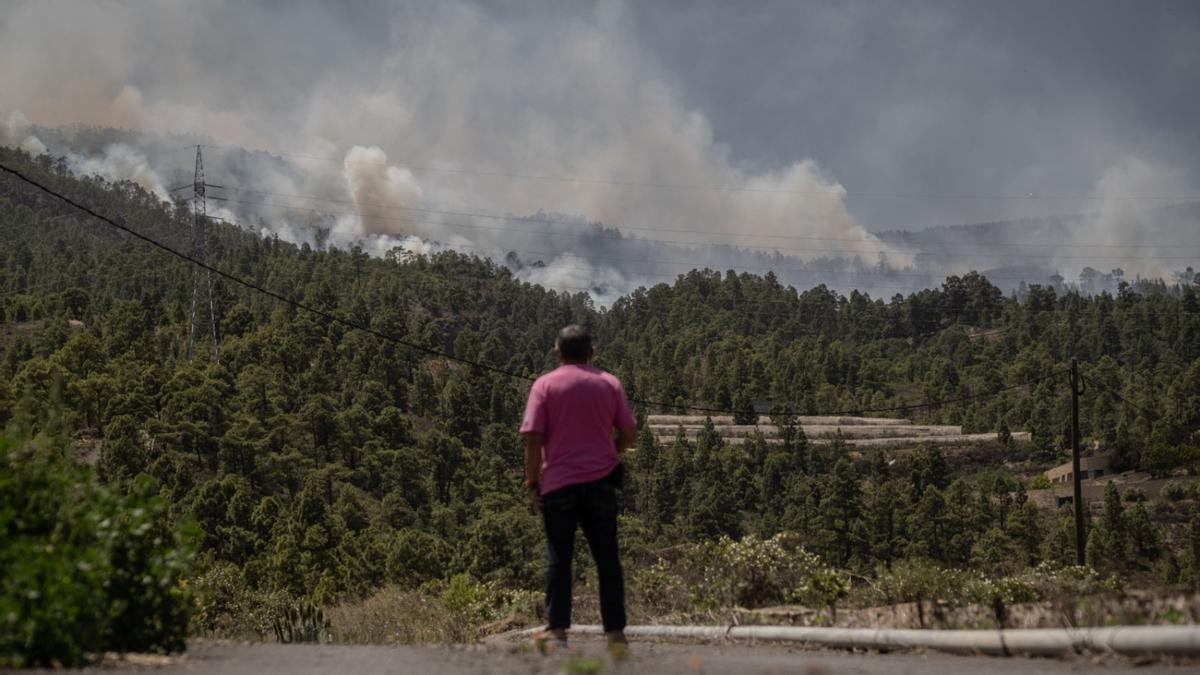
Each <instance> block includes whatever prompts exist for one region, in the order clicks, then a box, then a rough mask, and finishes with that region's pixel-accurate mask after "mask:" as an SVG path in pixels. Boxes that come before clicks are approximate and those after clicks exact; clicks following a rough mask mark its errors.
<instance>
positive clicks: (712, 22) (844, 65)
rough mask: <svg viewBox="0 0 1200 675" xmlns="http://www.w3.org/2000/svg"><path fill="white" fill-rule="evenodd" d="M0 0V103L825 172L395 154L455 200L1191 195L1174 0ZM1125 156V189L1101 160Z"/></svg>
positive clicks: (1182, 59) (1045, 205)
mask: <svg viewBox="0 0 1200 675" xmlns="http://www.w3.org/2000/svg"><path fill="white" fill-rule="evenodd" d="M0 12H2V16H3V19H4V20H3V21H0V24H2V25H0V64H2V65H0V72H2V77H3V80H4V81H3V86H0V114H11V113H12V111H21V112H22V113H23V114H25V115H26V116H28V117H29V118H30V119H32V120H33V121H35V122H44V123H64V122H72V121H81V122H90V123H107V124H115V125H122V126H134V127H139V128H146V129H151V130H157V131H169V130H173V129H188V130H201V131H205V132H207V133H211V134H213V135H214V136H217V137H219V138H223V139H228V140H230V141H234V142H238V143H242V144H245V145H255V146H258V147H271V148H277V149H282V148H291V149H300V150H301V151H304V152H310V153H323V154H326V155H334V156H342V155H343V154H344V153H345V152H346V151H347V150H348V149H349V147H350V146H352V145H363V146H378V147H380V148H381V149H382V150H383V151H385V152H386V153H387V156H388V158H389V161H392V162H396V163H399V164H401V165H403V164H405V163H411V164H416V163H417V162H423V163H426V164H437V165H439V166H447V165H449V166H454V167H459V168H481V169H487V170H493V171H497V172H507V173H525V174H531V173H533V174H550V175H571V176H590V177H594V178H596V179H598V180H599V181H603V180H610V181H631V182H640V183H671V184H687V185H695V184H705V185H729V184H738V185H754V186H756V187H757V188H758V189H759V190H760V191H761V192H763V193H766V194H775V193H779V192H787V193H788V194H790V195H792V196H793V197H794V198H795V199H794V200H793V201H803V200H804V199H808V198H809V197H812V195H811V194H810V193H812V192H820V191H822V190H825V189H826V188H829V189H830V191H832V192H836V193H839V194H838V199H839V200H840V198H841V197H840V190H841V189H842V188H844V189H845V191H846V194H847V196H846V197H845V201H844V204H843V203H841V202H840V201H838V202H837V203H820V204H816V205H812V206H810V205H803V206H801V207H797V206H796V205H795V204H792V203H787V204H781V203H779V202H780V200H776V201H775V202H772V203H769V204H768V203H760V202H758V201H754V200H752V199H750V198H746V199H743V200H742V201H740V202H738V201H736V200H730V199H725V198H724V197H722V198H721V199H717V198H714V197H711V196H709V195H706V194H705V195H697V193H696V192H695V191H691V192H688V191H682V192H681V191H679V190H661V189H660V190H635V189H627V188H618V187H616V186H611V185H608V186H606V185H604V184H602V183H599V182H597V183H591V184H587V185H563V184H556V183H547V182H545V181H542V182H536V181H528V180H525V181H521V180H508V181H507V182H504V181H505V180H506V179H499V178H496V179H494V180H491V181H490V182H489V181H486V180H484V179H483V178H481V177H476V178H475V179H472V180H465V179H462V177H459V178H457V179H456V178H455V177H454V176H450V175H446V174H441V175H437V176H422V175H421V173H420V172H419V171H417V172H416V180H417V181H419V182H420V186H419V187H420V190H416V191H415V192H414V194H419V195H422V196H423V198H425V199H431V198H437V199H439V200H441V201H442V202H451V203H457V204H459V205H467V206H478V205H480V204H482V205H483V206H485V207H487V208H491V209H498V210H506V211H510V212H530V211H533V210H536V209H537V208H543V207H544V208H548V209H554V210H561V211H565V212H578V213H581V215H584V216H587V217H591V218H601V219H605V220H606V221H609V222H614V224H618V225H620V224H621V223H622V222H626V223H628V221H629V220H630V219H635V220H638V221H639V222H645V221H654V222H655V223H660V222H666V223H667V224H677V223H678V224H681V225H683V226H686V225H688V224H689V223H694V222H697V221H699V220H702V219H703V218H704V214H709V213H720V214H722V215H721V218H724V219H726V220H728V219H749V220H756V221H757V220H763V219H766V220H769V219H770V218H772V217H776V216H778V218H779V219H780V222H785V221H786V222H791V220H789V219H792V220H795V219H799V220H801V221H802V220H804V219H805V218H822V219H824V218H827V217H832V218H835V219H836V218H841V217H842V214H843V213H846V214H849V217H850V218H852V219H853V220H855V221H857V222H858V223H859V224H861V225H862V226H863V227H865V228H866V229H867V230H873V231H878V230H884V229H891V228H919V227H923V226H926V225H934V224H956V223H963V222H979V221H985V220H993V219H1003V218H1010V217H1015V216H1020V215H1026V214H1036V213H1055V212H1071V211H1077V210H1079V209H1080V208H1082V207H1083V206H1084V205H1086V204H1087V202H1080V201H1073V200H1063V201H1058V200H1056V199H1051V198H1052V197H1062V196H1085V195H1091V194H1094V193H1095V192H1096V191H1097V190H1098V189H1099V188H1098V186H1103V185H1110V186H1113V187H1112V189H1115V190H1117V191H1121V190H1125V191H1128V190H1131V189H1134V188H1136V189H1137V190H1140V191H1143V192H1150V193H1153V192H1156V191H1158V192H1161V193H1164V194H1166V196H1173V195H1176V194H1180V193H1183V196H1189V195H1196V194H1200V189H1196V188H1195V187H1194V186H1195V185H1196V184H1197V177H1198V176H1200V132H1198V129H1200V3H1197V2H1195V1H1193V0H1179V1H1169V0H1136V1H1135V0H1128V1H1124V2H1115V1H1102V0H1080V1H1067V0H1054V1H1053V2H1048V1H1045V0H1039V1H1018V0H1004V1H995V0H992V1H971V0H947V1H944V2H932V1H930V2H922V1H917V0H896V1H884V0H878V1H861V2H848V1H846V2H800V1H796V0H793V1H781V2H766V1H746V2H653V1H645V2H629V3H620V2H600V3H591V2H561V1H559V0H555V1H553V2H549V1H548V2H488V3H480V4H476V3H471V2H465V1H463V0H448V1H446V2H414V3H391V2H357V1H356V2H344V3H333V2H324V3H322V2H308V1H300V0H286V1H284V0H279V1H276V2H257V3H249V2H241V1H237V2H234V1H232V0H230V1H226V2H202V3H201V2H196V3H190V2H188V3H184V2H158V3H136V2H93V3H79V2H59V1H56V0H39V1H37V2H14V1H12V0H0ZM407 158H414V159H415V160H416V161H408V162H406V161H405V160H407ZM1131 163H1136V167H1137V168H1138V170H1139V171H1140V173H1139V175H1141V176H1143V180H1141V181H1140V182H1138V183H1137V184H1136V185H1135V186H1133V187H1129V186H1125V185H1123V184H1121V183H1120V181H1118V180H1116V179H1115V178H1114V177H1113V176H1114V175H1116V176H1117V177H1118V178H1119V177H1120V176H1121V175H1126V174H1129V173H1131V171H1130V170H1128V167H1129V166H1130V165H1131ZM1122 167H1125V169H1124V170H1123V169H1122ZM1114 172H1115V173H1114ZM1132 173H1136V172H1132ZM455 180H457V182H454V181H455ZM501 183H503V184H501ZM1114 184H1115V185H1114ZM814 186H815V188H814ZM839 186H840V187H839ZM1031 194H1032V195H1033V197H1034V198H1032V199H1030V198H1024V197H1026V196H1028V195H1031ZM1017 196H1022V197H1023V198H1019V199H1014V198H1009V197H1017ZM1127 196H1135V197H1137V196H1148V195H1147V194H1133V195H1127ZM1149 196H1155V195H1149ZM1157 196H1163V195H1162V194H1160V195H1157ZM812 198H813V199H818V200H819V199H821V197H819V196H818V197H812ZM843 209H844V211H843ZM764 214H765V215H764ZM830 214H832V216H830ZM717 226H718V227H719V226H721V223H720V222H718V223H717ZM780 227H782V226H780ZM847 227H849V226H847ZM778 231H780V229H779V227H775V226H766V227H765V229H763V232H767V233H768V234H769V233H773V232H778ZM752 236H761V235H752Z"/></svg>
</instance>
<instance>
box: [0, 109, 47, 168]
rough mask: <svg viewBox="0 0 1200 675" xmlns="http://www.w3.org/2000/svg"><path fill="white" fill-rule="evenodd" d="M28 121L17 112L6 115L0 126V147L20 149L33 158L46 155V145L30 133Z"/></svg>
mask: <svg viewBox="0 0 1200 675" xmlns="http://www.w3.org/2000/svg"><path fill="white" fill-rule="evenodd" d="M30 126H31V125H30V124H29V119H28V118H26V117H25V115H24V114H22V113H21V111H19V110H14V111H12V112H10V113H9V114H8V117H7V118H6V119H5V120H4V123H3V124H0V145H8V146H12V147H16V148H20V149H21V150H24V151H25V152H28V153H29V154H31V155H34V156H35V157H36V156H38V155H44V154H46V145H45V144H44V143H42V141H41V140H40V139H38V137H37V136H35V135H33V134H32V133H31V132H30V129H29V128H30Z"/></svg>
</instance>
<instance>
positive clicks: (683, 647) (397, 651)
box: [103, 640, 1197, 675]
mask: <svg viewBox="0 0 1200 675" xmlns="http://www.w3.org/2000/svg"><path fill="white" fill-rule="evenodd" d="M571 650H572V653H568V654H559V655H551V656H542V655H540V654H537V653H534V652H532V651H531V650H529V649H527V648H524V647H523V646H521V647H514V646H500V645H488V646H469V647H382V646H351V645H281V644H256V645H244V644H226V643H212V642H201V643H197V644H194V645H192V648H191V649H190V650H189V651H188V653H187V654H186V655H183V656H181V657H177V658H172V659H169V660H165V661H156V660H155V659H153V658H150V659H143V660H136V659H135V660H133V661H129V662H124V663H121V662H113V661H111V660H110V661H109V662H108V663H106V664H105V666H104V667H103V670H104V671H105V672H130V673H162V674H163V675H167V674H171V675H174V674H176V673H216V674H218V675H283V674H285V673H286V674H288V675H292V674H307V673H334V674H336V675H374V674H376V673H380V674H383V673H388V674H397V673H451V674H459V673H472V674H474V673H482V674H489V675H510V674H512V675H516V674H520V675H542V674H545V675H550V674H554V673H622V674H637V673H655V674H658V673H662V674H665V675H674V674H679V675H698V674H705V673H762V674H764V675H766V674H771V675H784V674H785V673H798V674H803V675H817V674H829V675H835V674H837V673H880V674H885V673H886V674H887V675H904V674H906V673H914V674H919V675H943V674H949V673H971V674H972V675H990V674H991V673H1078V672H1098V673H1114V674H1115V673H1135V672H1136V673H1138V674H1139V675H1151V674H1156V673H1170V674H1182V673H1194V672H1197V670H1196V664H1195V663H1194V662H1193V663H1190V664H1171V663H1162V662H1159V663H1141V664H1135V663H1133V662H1131V661H1128V660H1124V659H1117V658H1102V659H1096V658H1086V657H1079V658H1075V659H1068V660H1052V659H1025V658H991V657H977V656H954V655H947V654H936V653H902V654H899V653H897V654H867V653H850V652H841V651H813V650H805V649H802V648H795V647H786V646H778V645H765V644H764V645H747V644H677V643H638V642H635V643H633V645H632V655H631V656H630V658H629V659H627V660H625V661H621V662H613V661H612V660H611V659H609V658H608V657H607V655H606V653H605V650H604V647H603V645H602V643H600V642H598V641H591V640H579V641H577V642H576V643H574V644H573V645H572V647H571Z"/></svg>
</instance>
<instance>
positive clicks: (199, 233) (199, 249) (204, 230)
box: [188, 145, 221, 361]
mask: <svg viewBox="0 0 1200 675" xmlns="http://www.w3.org/2000/svg"><path fill="white" fill-rule="evenodd" d="M210 187H215V188H220V187H221V186H220V185H211V184H209V183H206V182H205V181H204V158H203V157H202V156H201V155H200V146H199V145H197V146H196V175H195V178H194V179H193V181H192V216H193V223H192V257H194V258H195V259H196V260H199V261H200V262H202V263H204V264H206V265H207V264H208V240H209V221H208V196H207V194H206V188H210ZM203 274H204V286H205V289H206V292H207V294H208V328H209V332H210V333H211V335H212V358H213V360H214V361H220V353H219V352H218V351H217V307H216V301H215V300H214V299H213V280H212V273H211V272H209V271H208V270H204V271H203ZM200 275H201V268H200V267H199V266H195V267H192V311H191V321H190V324H189V326H188V360H191V359H192V358H193V357H194V356H195V354H196V342H195V340H196V332H197V331H196V305H197V304H198V303H199V301H200V298H199V296H200Z"/></svg>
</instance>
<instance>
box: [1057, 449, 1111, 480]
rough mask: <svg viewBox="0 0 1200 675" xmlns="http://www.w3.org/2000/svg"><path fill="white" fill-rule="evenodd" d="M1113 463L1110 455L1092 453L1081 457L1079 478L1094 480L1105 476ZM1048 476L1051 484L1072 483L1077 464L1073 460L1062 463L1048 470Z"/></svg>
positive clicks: (1109, 471)
mask: <svg viewBox="0 0 1200 675" xmlns="http://www.w3.org/2000/svg"><path fill="white" fill-rule="evenodd" d="M1111 464H1112V458H1111V457H1109V456H1108V455H1091V456H1089V457H1080V458H1079V480H1092V479H1096V478H1103V477H1105V476H1107V475H1109V474H1110V473H1112V470H1111V469H1110V468H1109V467H1110V465H1111ZM1046 478H1048V479H1049V480H1050V483H1051V484H1057V483H1071V482H1073V481H1074V480H1075V466H1074V463H1073V462H1067V463H1066V464H1060V465H1058V466H1056V467H1054V468H1053V469H1050V470H1049V471H1047V472H1046Z"/></svg>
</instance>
